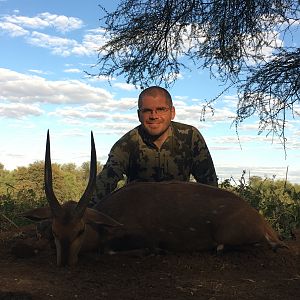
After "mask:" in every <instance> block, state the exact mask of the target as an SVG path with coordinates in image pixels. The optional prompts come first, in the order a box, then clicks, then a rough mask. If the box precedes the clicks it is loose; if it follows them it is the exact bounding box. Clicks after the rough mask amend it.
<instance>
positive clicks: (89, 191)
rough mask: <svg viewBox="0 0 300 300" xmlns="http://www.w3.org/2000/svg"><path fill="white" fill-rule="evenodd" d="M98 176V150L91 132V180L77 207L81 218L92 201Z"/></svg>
mask: <svg viewBox="0 0 300 300" xmlns="http://www.w3.org/2000/svg"><path fill="white" fill-rule="evenodd" d="M96 176H97V156H96V148H95V142H94V136H93V131H91V162H90V178H89V182H88V184H87V187H86V189H85V191H84V193H83V195H82V196H81V198H80V200H79V201H78V204H77V206H76V214H77V215H78V216H79V217H82V216H83V214H84V212H85V210H86V207H87V205H88V203H89V201H90V199H91V196H92V193H93V191H94V187H95V185H96Z"/></svg>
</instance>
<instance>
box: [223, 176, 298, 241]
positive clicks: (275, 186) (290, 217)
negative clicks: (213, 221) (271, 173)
mask: <svg viewBox="0 0 300 300" xmlns="http://www.w3.org/2000/svg"><path fill="white" fill-rule="evenodd" d="M244 176H245V172H244V173H243V174H242V176H241V178H240V179H239V180H238V183H237V182H236V181H234V182H233V184H232V183H231V182H232V181H233V180H229V179H227V180H225V181H223V182H222V183H221V187H222V188H225V189H228V190H231V191H233V192H235V193H237V194H238V195H240V196H241V197H242V198H244V199H245V200H246V201H248V202H249V203H250V205H251V206H253V207H254V208H256V209H257V210H258V211H259V212H260V213H261V214H262V215H263V216H264V217H265V218H266V219H267V220H268V221H269V223H270V224H271V225H272V227H273V228H274V229H275V230H276V231H277V232H278V233H279V235H280V236H282V237H283V238H289V237H291V234H292V231H293V230H294V229H295V228H298V227H300V185H297V184H294V185H293V184H291V183H289V182H286V181H284V180H275V179H274V178H273V179H267V178H266V179H262V178H260V177H257V176H253V177H250V179H249V180H248V182H246V180H245V178H244Z"/></svg>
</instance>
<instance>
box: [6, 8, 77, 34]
mask: <svg viewBox="0 0 300 300" xmlns="http://www.w3.org/2000/svg"><path fill="white" fill-rule="evenodd" d="M2 20H3V21H4V22H7V23H11V24H15V25H19V26H21V27H25V28H31V29H44V28H48V27H51V28H54V29H55V30H57V31H59V32H63V33H64V32H68V31H72V30H75V29H79V28H81V27H82V26H83V22H82V21H81V20H80V19H78V18H74V17H66V16H62V15H55V14H50V13H48V12H44V13H41V14H38V15H36V16H34V17H26V16H18V15H12V16H4V17H2Z"/></svg>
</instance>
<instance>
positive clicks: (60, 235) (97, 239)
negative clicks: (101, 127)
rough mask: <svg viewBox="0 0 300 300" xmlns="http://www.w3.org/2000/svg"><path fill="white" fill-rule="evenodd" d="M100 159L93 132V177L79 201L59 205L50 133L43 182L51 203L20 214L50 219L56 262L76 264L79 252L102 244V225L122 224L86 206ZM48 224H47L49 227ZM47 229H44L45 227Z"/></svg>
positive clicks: (93, 185)
mask: <svg viewBox="0 0 300 300" xmlns="http://www.w3.org/2000/svg"><path fill="white" fill-rule="evenodd" d="M96 175H97V158H96V149H95V142H94V137H93V132H91V161H90V176H89V181H88V184H87V187H86V189H85V191H84V193H83V195H82V197H81V198H80V200H79V201H78V202H75V201H72V200H71V201H68V202H65V203H64V204H60V203H59V201H58V200H57V198H56V196H55V193H54V190H53V185H52V166H51V157H50V136H49V130H48V132H47V142H46V154H45V167H44V181H45V194H46V198H47V201H48V203H49V206H47V207H40V208H36V209H33V210H30V211H26V212H24V213H22V214H21V216H23V217H26V218H28V219H31V220H34V221H37V220H50V221H51V224H52V225H51V227H52V234H53V237H54V241H55V246H56V255H57V265H59V266H65V265H75V264H76V263H77V260H78V253H79V251H89V250H95V249H97V248H98V247H99V246H100V245H101V241H102V239H101V228H102V227H100V226H99V224H101V225H103V226H105V227H108V226H120V225H121V224H120V223H118V222H116V221H114V220H113V219H112V218H110V217H108V216H106V215H103V214H101V213H100V212H98V211H96V210H93V209H90V208H87V205H88V203H89V201H90V199H91V196H92V193H93V191H94V187H95V180H96ZM47 227H48V226H47V225H46V228H47ZM44 229H45V228H44Z"/></svg>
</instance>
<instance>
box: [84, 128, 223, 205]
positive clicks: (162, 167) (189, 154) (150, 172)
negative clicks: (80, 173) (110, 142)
mask: <svg viewBox="0 0 300 300" xmlns="http://www.w3.org/2000/svg"><path fill="white" fill-rule="evenodd" d="M170 126H171V129H172V130H171V133H170V135H169V137H168V138H167V140H166V141H165V142H164V143H163V145H162V146H161V148H160V149H158V148H157V147H156V145H155V144H153V142H152V141H151V140H150V139H149V136H147V134H146V133H145V132H144V130H143V128H142V127H141V125H140V126H137V127H136V128H134V129H132V130H131V131H129V132H128V133H126V134H125V135H124V136H123V137H122V138H120V139H119V140H118V141H117V142H116V143H115V144H114V146H113V147H112V149H111V151H110V153H109V156H108V160H107V162H106V164H105V165H104V167H103V169H102V171H101V172H100V173H99V174H98V176H97V181H96V195H97V197H95V198H94V199H93V200H92V203H90V204H91V205H94V204H96V203H97V202H98V201H100V199H102V198H103V197H104V196H106V195H108V194H109V193H111V192H112V191H113V190H114V189H115V188H116V186H117V183H118V181H120V180H121V179H123V178H124V175H126V177H127V182H132V181H167V180H180V181H189V180H190V176H191V175H193V176H194V178H195V179H196V181H197V182H200V183H204V184H209V185H214V186H217V184H218V183H217V176H216V172H215V168H214V164H213V161H212V158H211V156H210V153H209V150H208V148H207V146H206V143H205V141H204V138H203V137H202V135H201V133H200V132H199V131H198V130H197V129H196V128H195V127H193V126H190V125H186V124H182V123H178V122H171V125H170Z"/></svg>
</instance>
